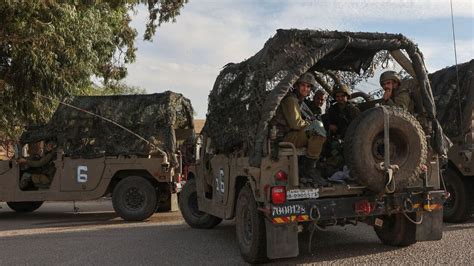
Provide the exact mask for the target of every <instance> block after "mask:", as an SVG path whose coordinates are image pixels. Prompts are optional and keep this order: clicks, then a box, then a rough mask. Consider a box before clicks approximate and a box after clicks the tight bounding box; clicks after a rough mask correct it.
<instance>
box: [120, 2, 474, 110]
mask: <svg viewBox="0 0 474 266" xmlns="http://www.w3.org/2000/svg"><path fill="white" fill-rule="evenodd" d="M452 1H453V14H454V25H455V35H456V49H457V60H458V63H462V62H467V61H469V60H471V59H473V58H474V0H452ZM147 12H148V11H147V10H146V8H145V7H141V8H139V9H138V12H136V13H135V14H134V15H133V19H132V26H134V27H135V28H136V29H137V31H138V34H139V35H138V37H137V43H136V44H137V48H138V50H137V59H136V61H135V62H134V63H132V64H130V65H128V76H127V78H126V80H125V82H126V83H127V84H128V85H132V86H137V87H141V88H144V89H146V91H147V93H155V92H163V91H166V90H171V91H174V92H178V93H182V94H183V95H184V96H185V97H187V98H189V99H190V100H191V102H192V104H193V107H194V109H195V111H196V115H195V118H198V119H203V118H205V117H206V112H207V99H208V95H209V93H210V91H211V89H212V87H213V85H214V81H215V79H216V77H217V75H218V74H219V72H220V71H221V70H222V68H223V66H224V65H226V64H227V63H229V62H234V63H238V62H241V61H244V60H245V59H247V58H249V57H251V56H252V55H254V54H255V53H256V52H258V51H259V50H260V49H261V48H262V47H263V45H264V44H265V41H266V40H267V39H269V38H270V37H272V36H273V35H274V34H275V33H276V30H277V29H280V28H283V29H289V28H298V29H315V30H317V29H319V30H338V31H366V32H388V33H402V34H404V35H405V36H407V37H408V38H409V39H411V40H412V41H414V42H415V43H417V44H418V46H419V48H420V49H421V51H422V52H423V54H424V57H425V64H426V66H427V68H428V71H429V72H434V71H436V70H439V69H442V68H444V67H447V66H451V65H454V64H455V57H454V45H453V32H452V25H451V9H450V1H449V0H357V1H356V0H344V1H342V0H258V1H256V0H189V3H188V4H186V5H185V6H184V8H183V9H182V10H181V15H179V16H178V17H177V18H176V22H175V23H170V24H164V25H162V26H161V27H160V28H158V30H157V33H156V36H155V37H154V38H153V41H152V42H149V41H143V32H144V29H145V24H146V20H147V16H148V13H147ZM361 86H364V88H358V89H361V90H363V91H372V90H375V89H377V84H376V82H370V81H369V83H368V84H361Z"/></svg>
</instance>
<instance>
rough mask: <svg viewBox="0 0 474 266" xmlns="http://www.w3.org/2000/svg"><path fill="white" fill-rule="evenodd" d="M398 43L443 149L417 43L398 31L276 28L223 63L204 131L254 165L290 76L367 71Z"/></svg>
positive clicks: (437, 143)
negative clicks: (243, 55)
mask: <svg viewBox="0 0 474 266" xmlns="http://www.w3.org/2000/svg"><path fill="white" fill-rule="evenodd" d="M397 49H403V50H405V51H406V53H407V54H408V56H409V58H410V59H411V61H412V62H413V66H414V69H415V72H416V74H417V77H418V84H419V85H420V86H419V87H420V92H421V95H422V96H423V98H422V99H423V103H422V104H423V106H424V108H425V110H426V113H427V115H428V117H429V119H431V120H432V121H433V123H434V127H433V128H434V130H435V132H434V134H433V135H434V139H435V145H434V146H435V149H436V150H437V151H438V152H439V153H447V143H448V142H447V140H446V138H445V136H444V134H443V132H442V129H441V127H440V126H437V125H439V123H438V122H437V120H436V109H435V105H434V99H433V95H432V92H431V88H430V83H429V81H428V77H427V74H426V69H425V66H424V62H423V55H422V54H421V52H420V51H419V50H418V48H417V46H416V45H415V44H414V43H412V42H411V41H410V40H408V39H407V38H406V37H404V36H403V35H401V34H387V33H365V32H337V31H315V30H297V29H290V30H278V31H277V33H276V35H275V36H273V37H272V38H270V39H269V40H268V41H267V42H266V44H265V46H264V47H263V49H262V50H260V51H259V52H258V53H257V54H255V55H254V56H252V57H250V58H249V59H247V60H245V61H243V62H241V63H230V64H227V65H226V66H225V67H224V69H223V70H222V71H221V73H220V74H219V76H218V77H217V79H216V82H215V84H214V87H213V89H212V91H211V93H210V95H209V105H208V113H207V119H206V124H205V126H204V129H203V132H204V133H205V134H207V135H208V136H209V137H210V138H211V139H212V141H211V145H212V148H213V149H214V150H215V151H216V152H217V153H225V154H229V153H233V152H239V153H241V152H243V153H244V154H245V155H248V156H249V157H250V164H251V165H253V166H258V165H259V164H260V161H261V157H262V156H263V153H264V149H263V146H264V141H265V138H266V136H267V134H268V129H269V123H270V121H271V119H272V118H273V117H274V115H275V112H276V110H277V108H278V105H279V104H280V101H281V100H282V99H283V97H285V95H286V94H287V93H288V91H289V90H290V88H291V87H292V85H293V84H294V83H295V81H296V80H297V79H298V78H299V77H300V76H301V75H302V74H304V73H306V72H308V71H311V72H313V71H318V72H321V73H322V72H325V71H327V70H341V71H350V72H353V73H357V74H361V75H363V74H364V73H365V72H367V71H371V70H372V69H371V67H372V61H373V58H374V56H375V55H376V54H377V53H378V52H379V51H381V50H387V51H392V50H397Z"/></svg>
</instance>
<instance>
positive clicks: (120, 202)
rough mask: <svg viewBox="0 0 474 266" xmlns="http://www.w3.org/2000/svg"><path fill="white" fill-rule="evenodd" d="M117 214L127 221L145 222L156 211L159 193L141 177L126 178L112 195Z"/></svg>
mask: <svg viewBox="0 0 474 266" xmlns="http://www.w3.org/2000/svg"><path fill="white" fill-rule="evenodd" d="M112 205H113V207H114V210H115V212H116V213H117V214H118V215H119V216H120V217H122V219H124V220H126V221H143V220H145V219H147V218H149V217H150V216H151V215H152V214H153V213H154V212H155V210H156V206H157V193H156V190H155V187H154V186H153V185H152V184H151V182H150V181H148V180H147V179H145V178H143V177H141V176H129V177H126V178H124V179H122V180H120V182H119V183H118V184H117V186H116V187H115V188H114V190H113V193H112Z"/></svg>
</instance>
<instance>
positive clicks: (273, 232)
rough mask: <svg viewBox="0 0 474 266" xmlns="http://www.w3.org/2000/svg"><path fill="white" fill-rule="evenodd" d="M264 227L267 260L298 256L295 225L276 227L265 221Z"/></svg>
mask: <svg viewBox="0 0 474 266" xmlns="http://www.w3.org/2000/svg"><path fill="white" fill-rule="evenodd" d="M265 227H266V228H265V229H266V231H267V257H268V258H269V259H279V258H291V257H296V256H298V254H299V247H298V224H297V223H290V224H282V225H276V224H273V223H272V222H270V221H269V220H268V219H265Z"/></svg>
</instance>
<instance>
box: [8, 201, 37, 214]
mask: <svg viewBox="0 0 474 266" xmlns="http://www.w3.org/2000/svg"><path fill="white" fill-rule="evenodd" d="M7 205H8V207H10V209H12V210H14V211H16V212H34V211H36V210H37V209H38V208H39V207H41V205H43V201H21V202H7Z"/></svg>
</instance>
